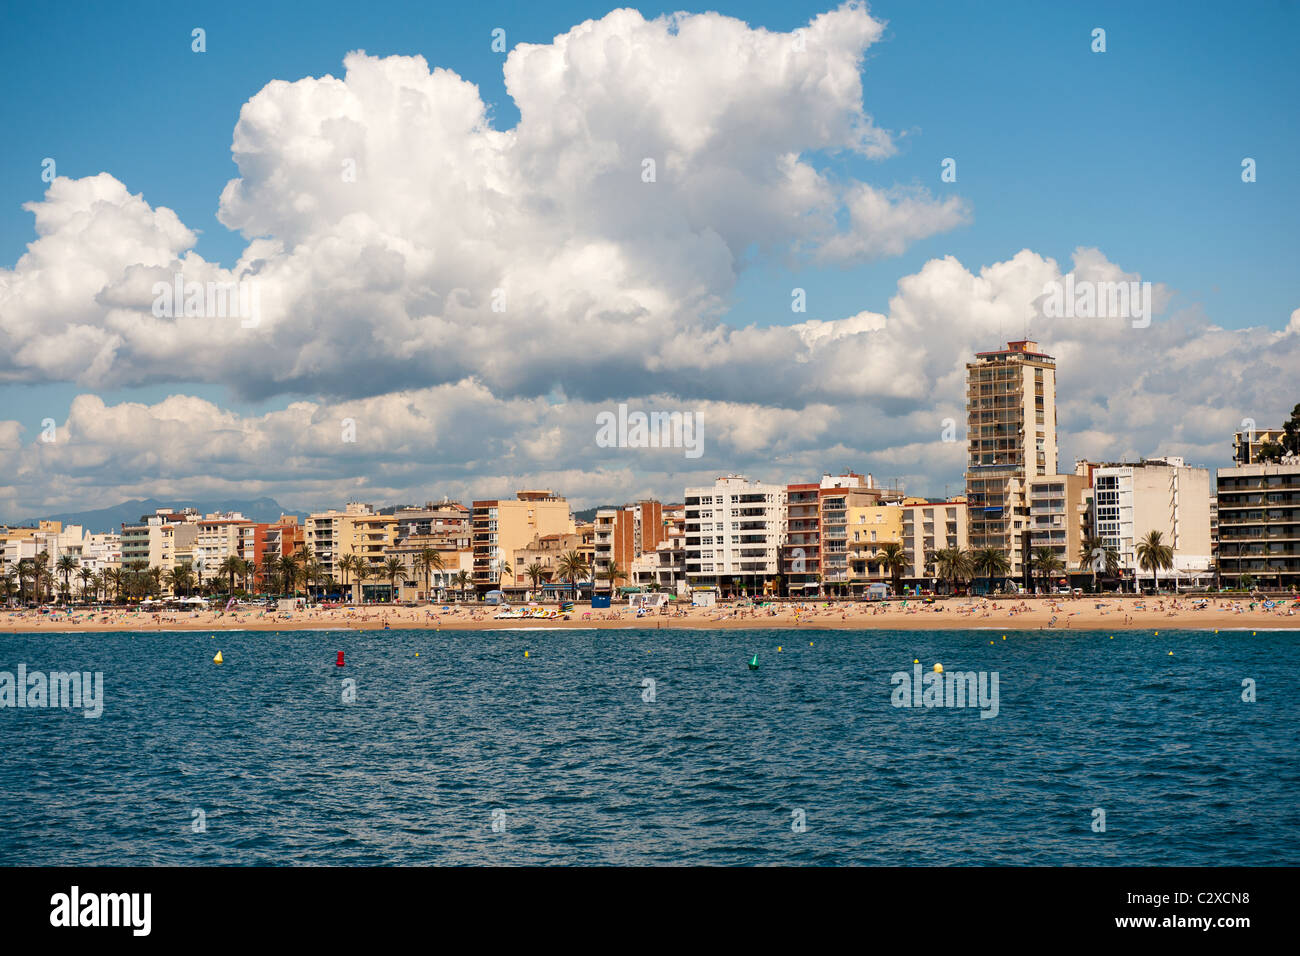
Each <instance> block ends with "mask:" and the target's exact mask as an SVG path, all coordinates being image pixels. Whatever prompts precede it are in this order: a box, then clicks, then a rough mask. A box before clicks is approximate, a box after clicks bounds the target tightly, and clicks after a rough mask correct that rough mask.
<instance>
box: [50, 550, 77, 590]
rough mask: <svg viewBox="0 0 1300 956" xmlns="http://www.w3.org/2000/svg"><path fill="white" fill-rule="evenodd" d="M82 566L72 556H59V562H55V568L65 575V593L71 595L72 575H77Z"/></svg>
mask: <svg viewBox="0 0 1300 956" xmlns="http://www.w3.org/2000/svg"><path fill="white" fill-rule="evenodd" d="M80 566H81V562H80V561H78V560H77V559H76V558H75V557H73V556H72V555H70V554H61V555H59V560H58V561H57V562H55V567H56V568H58V571H59V573H60V574H61V575H63V590H64V593H66V594H69V595H70V594H71V593H72V584H71V583H70V579H71V578H72V575H73V574H75V573H76V571H77V568H79V567H80Z"/></svg>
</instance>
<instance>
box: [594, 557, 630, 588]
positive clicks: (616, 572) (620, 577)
mask: <svg viewBox="0 0 1300 956" xmlns="http://www.w3.org/2000/svg"><path fill="white" fill-rule="evenodd" d="M599 577H600V579H601V580H602V581H608V582H609V591H610V594H613V593H614V589H615V588H616V587H618V582H619V581H626V580H627V572H625V571H624V570H623V569H622V568H620V567H619V566H618V562H617V561H611V562H610V563H609V567H607V568H605V569H604V570H603V571H601V572H600V574H599Z"/></svg>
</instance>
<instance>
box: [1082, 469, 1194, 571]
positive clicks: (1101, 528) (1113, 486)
mask: <svg viewBox="0 0 1300 956" xmlns="http://www.w3.org/2000/svg"><path fill="white" fill-rule="evenodd" d="M1092 492H1093V516H1092V526H1093V528H1094V529H1095V533H1096V535H1097V537H1099V538H1100V539H1101V541H1102V543H1103V545H1105V546H1106V547H1110V548H1114V549H1115V550H1116V551H1117V552H1118V553H1119V560H1120V567H1121V568H1122V569H1123V571H1124V576H1125V578H1127V579H1131V578H1133V577H1135V576H1136V578H1137V580H1139V581H1146V582H1150V581H1151V579H1152V577H1153V575H1152V573H1151V572H1150V571H1143V570H1142V569H1141V568H1140V567H1139V566H1138V559H1137V546H1138V544H1139V542H1141V540H1142V539H1143V538H1145V537H1146V536H1147V534H1148V533H1149V532H1151V531H1159V532H1160V533H1161V535H1162V536H1163V540H1164V543H1165V544H1167V545H1169V546H1170V547H1171V548H1173V552H1174V566H1173V568H1172V569H1171V570H1169V571H1162V572H1158V576H1159V577H1160V578H1161V579H1168V580H1174V579H1179V580H1181V581H1182V582H1183V583H1188V578H1189V577H1190V578H1191V579H1192V580H1194V581H1201V582H1208V581H1209V580H1210V578H1211V575H1210V567H1211V563H1210V554H1211V548H1210V472H1209V470H1208V469H1206V468H1194V467H1188V466H1187V465H1186V464H1185V463H1184V461H1183V459H1181V458H1177V457H1166V458H1156V459H1144V460H1143V461H1140V462H1137V463H1131V464H1130V463H1126V462H1120V463H1118V464H1116V463H1110V464H1100V465H1097V466H1096V467H1094V468H1093V470H1092Z"/></svg>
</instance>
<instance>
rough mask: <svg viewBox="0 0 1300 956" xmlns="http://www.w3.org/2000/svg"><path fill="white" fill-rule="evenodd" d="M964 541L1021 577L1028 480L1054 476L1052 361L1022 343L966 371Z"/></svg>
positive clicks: (984, 355)
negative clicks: (1001, 558) (999, 554)
mask: <svg viewBox="0 0 1300 956" xmlns="http://www.w3.org/2000/svg"><path fill="white" fill-rule="evenodd" d="M966 380H967V391H966V412H967V463H966V499H967V501H968V502H969V514H970V528H969V539H970V547H972V548H986V547H993V548H1000V549H1001V550H1002V551H1004V552H1005V553H1006V554H1007V557H1008V558H1009V559H1010V561H1011V569H1012V570H1011V573H1012V576H1014V577H1021V576H1022V575H1023V573H1024V570H1025V549H1026V548H1027V547H1028V544H1029V531H1030V521H1029V495H1028V490H1029V489H1028V482H1029V479H1030V478H1032V477H1035V476H1038V475H1054V474H1056V473H1057V449H1056V359H1054V358H1053V357H1052V356H1050V355H1047V354H1045V353H1043V352H1040V351H1038V343H1037V342H1032V341H1029V340H1022V341H1018V342H1008V343H1007V347H1006V348H1005V349H1001V350H999V351H996V352H980V353H978V354H977V355H976V361H974V362H970V363H967V365H966Z"/></svg>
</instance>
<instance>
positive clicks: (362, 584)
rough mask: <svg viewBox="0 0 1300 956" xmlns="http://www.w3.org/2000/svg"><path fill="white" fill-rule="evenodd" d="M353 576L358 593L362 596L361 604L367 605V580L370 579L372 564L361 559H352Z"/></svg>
mask: <svg viewBox="0 0 1300 956" xmlns="http://www.w3.org/2000/svg"><path fill="white" fill-rule="evenodd" d="M352 576H353V577H354V578H356V580H357V583H356V589H357V593H358V594H359V595H361V603H362V604H365V603H366V578H368V577H370V562H368V561H365V560H363V559H361V558H360V557H357V556H355V555H354V556H353V557H352Z"/></svg>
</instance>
